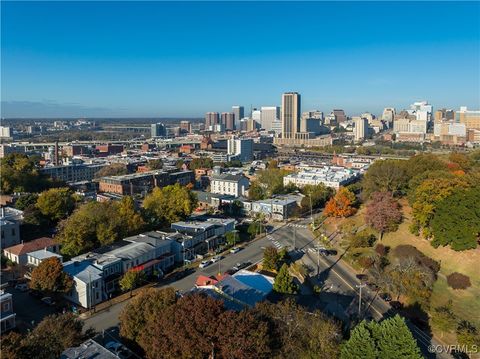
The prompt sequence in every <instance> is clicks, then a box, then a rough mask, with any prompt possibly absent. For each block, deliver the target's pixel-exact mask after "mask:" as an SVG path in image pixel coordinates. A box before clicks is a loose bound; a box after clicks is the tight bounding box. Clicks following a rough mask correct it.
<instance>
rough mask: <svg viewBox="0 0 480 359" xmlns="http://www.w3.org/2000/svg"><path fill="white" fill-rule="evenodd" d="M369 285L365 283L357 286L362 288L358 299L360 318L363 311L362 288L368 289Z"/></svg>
mask: <svg viewBox="0 0 480 359" xmlns="http://www.w3.org/2000/svg"><path fill="white" fill-rule="evenodd" d="M366 286H367V285H366V284H365V283H360V284H357V285H356V287H357V288H360V295H359V299H358V317H359V318H360V313H361V311H362V288H364V287H366Z"/></svg>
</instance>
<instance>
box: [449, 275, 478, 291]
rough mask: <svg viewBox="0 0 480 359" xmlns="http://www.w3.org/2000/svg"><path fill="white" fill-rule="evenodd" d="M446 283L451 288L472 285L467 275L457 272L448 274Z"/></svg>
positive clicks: (464, 287) (462, 287)
mask: <svg viewBox="0 0 480 359" xmlns="http://www.w3.org/2000/svg"><path fill="white" fill-rule="evenodd" d="M447 283H448V285H449V286H450V287H452V288H453V289H467V288H468V287H470V286H471V285H472V284H471V283H470V278H469V277H468V276H466V275H464V274H461V273H458V272H454V273H452V274H450V275H448V276H447Z"/></svg>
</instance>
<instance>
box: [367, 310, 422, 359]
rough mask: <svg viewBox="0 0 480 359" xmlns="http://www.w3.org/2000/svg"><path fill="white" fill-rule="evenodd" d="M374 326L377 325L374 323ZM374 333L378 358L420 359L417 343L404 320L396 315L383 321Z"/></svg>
mask: <svg viewBox="0 0 480 359" xmlns="http://www.w3.org/2000/svg"><path fill="white" fill-rule="evenodd" d="M374 325H378V324H377V323H375V324H374ZM374 333H376V336H377V338H376V340H377V348H378V352H379V358H382V359H398V358H408V359H417V358H418V359H421V358H422V355H421V352H420V348H419V347H418V345H417V342H416V341H415V339H414V338H413V335H412V333H411V332H410V330H409V329H408V327H407V325H406V324H405V319H403V318H402V317H400V316H399V315H398V314H397V315H395V316H394V317H393V318H388V319H386V320H383V321H382V322H381V323H380V325H379V330H376V331H374Z"/></svg>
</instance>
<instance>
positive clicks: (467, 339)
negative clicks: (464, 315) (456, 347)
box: [457, 320, 480, 350]
mask: <svg viewBox="0 0 480 359" xmlns="http://www.w3.org/2000/svg"><path fill="white" fill-rule="evenodd" d="M457 342H458V344H460V345H463V346H466V347H467V348H469V349H470V350H472V349H473V346H474V345H476V346H477V348H478V347H480V336H479V334H478V330H477V328H476V327H475V326H474V325H473V324H472V323H470V322H469V321H466V320H462V321H461V322H460V323H459V324H458V326H457Z"/></svg>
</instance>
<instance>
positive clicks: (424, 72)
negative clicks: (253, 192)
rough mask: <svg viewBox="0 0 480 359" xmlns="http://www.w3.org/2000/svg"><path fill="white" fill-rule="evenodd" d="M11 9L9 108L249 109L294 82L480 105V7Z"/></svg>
mask: <svg viewBox="0 0 480 359" xmlns="http://www.w3.org/2000/svg"><path fill="white" fill-rule="evenodd" d="M1 6H2V79H3V81H2V117H152V118H155V117H163V118H165V117H186V118H187V117H196V118H199V117H203V116H204V114H205V113H206V112H210V111H217V112H220V113H221V112H230V111H231V107H232V105H236V104H237V105H238V104H240V105H243V106H244V107H245V112H246V114H249V111H250V107H251V106H252V107H256V108H260V107H262V106H280V104H281V94H282V93H284V92H289V91H296V92H299V93H300V94H302V109H304V110H316V109H318V110H321V111H324V112H326V113H328V112H330V111H331V110H333V109H334V108H341V109H344V110H345V111H346V113H347V114H349V115H357V114H360V113H362V112H365V111H369V112H372V113H374V114H376V115H380V114H381V112H382V110H383V108H384V107H395V108H397V109H398V110H401V109H403V108H408V106H409V104H411V103H412V102H414V101H418V100H427V101H429V102H430V103H432V104H433V105H434V106H435V108H440V107H446V108H453V109H455V110H456V109H458V108H459V107H460V106H468V107H469V108H471V109H478V108H480V100H479V98H480V86H479V78H480V72H479V68H478V63H479V62H480V51H479V43H480V35H479V30H478V28H479V26H478V23H479V20H478V16H477V15H478V12H479V9H480V5H479V4H478V3H476V2H470V3H449V2H427V3H402V4H400V3H396V2H375V3H358V2H353V3H349V2H348V3H347V2H340V3H324V2H321V3H300V4H298V3H290V2H280V3H273V2H272V3H268V2H267V3H251V2H247V3H223V2H216V3H198V2H194V3H181V4H176V3H167V2H165V3H164V2H159V3H154V2H152V3H137V4H133V3H94V2H90V3H68V2H67V3H65V2H54V3H27V2H2V5H1ZM360 8H361V10H362V11H361V12H360V11H359V10H360ZM359 13H361V14H362V15H361V17H360V16H359V15H358V14H359ZM225 14H229V17H228V21H227V20H226V19H225V18H224V17H223V15H225ZM312 14H319V18H318V21H313V20H312V19H310V18H309V16H312ZM412 14H415V16H412ZM420 15H423V16H420ZM105 16H108V19H109V23H108V24H109V26H108V27H106V26H104V20H105V18H106V17H105ZM445 18H448V19H449V24H450V26H448V27H447V26H444V23H443V22H442V21H428V20H429V19H430V20H431V19H445ZM45 19H49V21H44V20H45ZM246 19H248V20H249V21H247V22H245V20H246ZM284 19H288V20H289V21H290V20H291V22H292V23H295V26H289V27H286V26H284V25H282V24H283V23H284V21H282V20H284ZM267 20H268V21H267ZM274 20H275V21H274ZM406 20H408V21H406ZM265 21H266V22H265ZM248 23H254V24H262V23H265V24H266V23H268V24H269V26H254V27H253V28H250V27H249V26H247V25H248ZM72 24H73V25H72ZM232 24H236V25H232ZM243 24H244V25H243ZM402 24H403V25H402ZM83 25H85V26H83ZM407 25H408V26H407ZM59 29H61V30H62V31H61V32H59ZM380 29H381V31H380ZM352 34H355V36H352ZM458 54H469V56H458Z"/></svg>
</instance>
